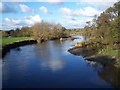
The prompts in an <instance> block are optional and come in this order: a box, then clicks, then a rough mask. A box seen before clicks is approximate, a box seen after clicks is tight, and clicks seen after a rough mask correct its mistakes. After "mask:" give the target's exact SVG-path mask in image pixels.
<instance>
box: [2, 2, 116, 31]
mask: <svg viewBox="0 0 120 90" xmlns="http://www.w3.org/2000/svg"><path fill="white" fill-rule="evenodd" d="M7 1H8V0H3V1H2V3H0V15H1V16H2V18H0V19H1V20H0V24H1V25H0V29H7V30H9V29H15V28H17V27H22V26H32V25H33V24H35V23H39V22H41V21H42V20H43V21H48V22H52V23H60V24H61V25H63V26H64V27H66V28H81V27H84V26H85V22H86V21H90V20H92V19H93V17H94V15H98V16H99V15H100V13H102V12H103V11H104V10H105V9H107V8H108V7H110V6H112V5H113V4H114V3H115V2H117V0H9V2H7ZM33 1H34V2H33Z"/></svg>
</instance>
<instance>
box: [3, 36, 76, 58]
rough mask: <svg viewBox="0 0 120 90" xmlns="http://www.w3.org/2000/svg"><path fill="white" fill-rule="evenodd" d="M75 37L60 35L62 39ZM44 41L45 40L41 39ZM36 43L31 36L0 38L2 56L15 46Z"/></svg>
mask: <svg viewBox="0 0 120 90" xmlns="http://www.w3.org/2000/svg"><path fill="white" fill-rule="evenodd" d="M56 39H59V38H54V39H50V40H56ZM74 39H75V38H72V37H70V36H69V37H62V41H63V40H74ZM43 42H45V41H43ZM36 43H38V42H37V40H34V39H33V38H31V37H17V38H3V39H2V44H1V46H2V47H1V52H2V57H4V56H5V55H6V53H7V52H9V51H10V49H12V48H16V47H19V46H24V45H29V44H36Z"/></svg>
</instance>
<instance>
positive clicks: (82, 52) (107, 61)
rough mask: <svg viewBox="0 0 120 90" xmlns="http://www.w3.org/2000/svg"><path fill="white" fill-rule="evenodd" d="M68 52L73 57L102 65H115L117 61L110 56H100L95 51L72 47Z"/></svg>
mask: <svg viewBox="0 0 120 90" xmlns="http://www.w3.org/2000/svg"><path fill="white" fill-rule="evenodd" d="M68 52H70V53H72V54H74V55H78V56H83V57H84V58H85V59H86V60H88V61H94V62H98V63H100V64H102V65H115V64H116V63H117V60H116V59H115V58H112V57H110V56H101V55H100V54H98V52H97V50H96V49H88V48H85V47H74V48H72V49H69V50H68Z"/></svg>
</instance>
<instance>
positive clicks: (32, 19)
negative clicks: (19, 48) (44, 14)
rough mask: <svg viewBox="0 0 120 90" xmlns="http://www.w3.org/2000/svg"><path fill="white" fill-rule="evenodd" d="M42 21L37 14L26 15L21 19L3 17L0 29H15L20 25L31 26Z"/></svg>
mask: <svg viewBox="0 0 120 90" xmlns="http://www.w3.org/2000/svg"><path fill="white" fill-rule="evenodd" d="M41 21H42V19H41V17H40V16H39V15H35V16H26V17H24V18H23V19H14V18H5V19H4V20H3V23H2V27H0V29H5V30H6V29H15V28H17V27H19V28H20V27H22V26H32V25H33V24H35V23H40V22H41Z"/></svg>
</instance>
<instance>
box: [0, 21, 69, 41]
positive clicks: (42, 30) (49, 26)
mask: <svg viewBox="0 0 120 90" xmlns="http://www.w3.org/2000/svg"><path fill="white" fill-rule="evenodd" d="M65 31H66V28H65V27H63V26H62V25H60V24H54V23H48V22H44V21H42V22H41V23H36V24H34V25H33V26H32V27H28V26H24V27H22V28H21V29H20V28H16V30H9V31H5V30H2V37H3V38H4V37H9V36H11V37H33V38H34V39H35V40H37V41H38V42H41V41H44V40H48V39H56V38H60V37H66V36H67V33H66V32H65Z"/></svg>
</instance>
